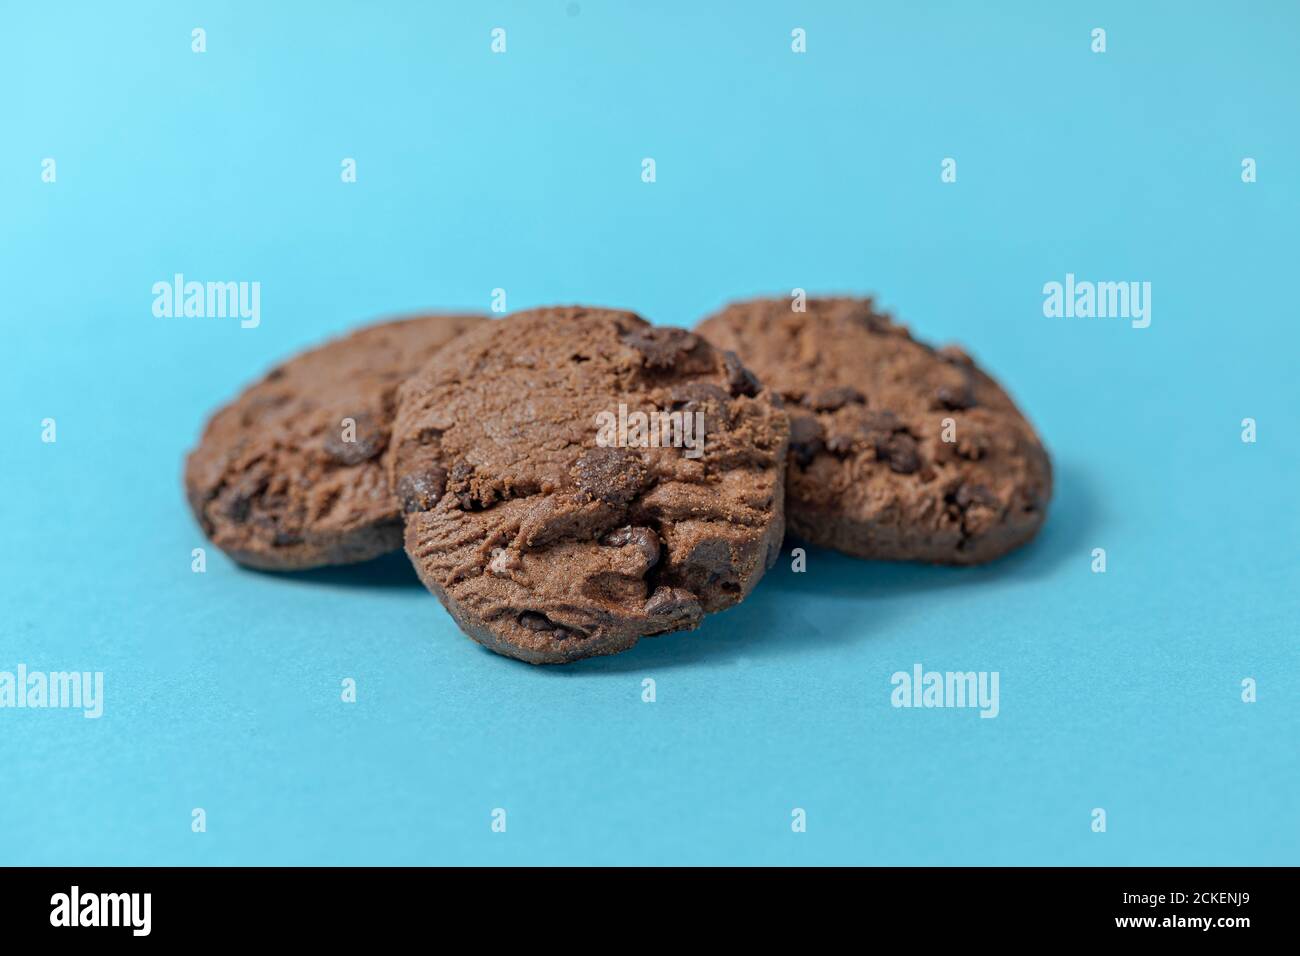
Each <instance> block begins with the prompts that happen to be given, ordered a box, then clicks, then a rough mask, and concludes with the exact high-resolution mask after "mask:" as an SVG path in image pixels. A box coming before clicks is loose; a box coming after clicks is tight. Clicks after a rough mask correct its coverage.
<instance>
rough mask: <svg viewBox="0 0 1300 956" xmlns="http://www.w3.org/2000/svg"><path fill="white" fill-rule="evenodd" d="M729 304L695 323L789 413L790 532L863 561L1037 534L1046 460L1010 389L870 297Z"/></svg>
mask: <svg viewBox="0 0 1300 956" xmlns="http://www.w3.org/2000/svg"><path fill="white" fill-rule="evenodd" d="M806 306H807V310H806V311H803V312H796V311H794V310H793V309H792V307H791V301H790V300H788V299H761V300H754V301H750V302H741V303H736V304H733V305H731V306H728V307H727V308H726V309H724V310H723V311H721V312H720V313H718V314H716V315H714V316H711V317H709V318H708V319H705V320H704V321H703V322H701V323H700V324H699V326H698V329H697V330H698V331H699V332H700V333H701V334H702V335H704V336H706V337H707V338H708V339H709V340H710V341H711V342H713V344H714V345H717V346H718V347H719V348H724V349H732V350H734V351H735V352H736V353H737V354H738V355H739V356H740V357H741V360H742V361H744V362H745V364H746V365H747V366H748V367H749V368H751V369H753V371H754V372H755V374H757V375H758V376H759V378H760V379H761V380H762V382H763V383H764V385H766V386H767V387H769V388H772V389H774V390H775V391H776V392H778V393H779V394H780V395H782V396H783V398H784V399H785V402H786V410H787V412H788V413H789V415H790V469H789V473H788V476H787V484H788V487H787V496H786V513H787V520H788V522H789V527H790V531H791V532H792V533H793V534H795V535H797V536H799V537H801V538H803V539H805V540H807V541H809V542H811V543H813V544H819V545H824V546H826V547H831V548H835V549H837V550H839V551H844V552H846V553H848V554H852V555H855V556H857V557H862V558H879V559H887V560H916V561H929V562H936V563H943V564H977V563H980V562H983V561H989V560H992V559H993V558H996V557H998V556H1000V555H1002V554H1005V553H1006V552H1008V551H1010V550H1011V549H1013V548H1015V547H1017V546H1019V545H1021V544H1023V543H1025V542H1026V541H1028V540H1029V539H1030V538H1032V537H1033V536H1034V534H1035V533H1036V532H1037V531H1038V528H1039V527H1040V526H1041V525H1042V523H1043V519H1044V517H1045V515H1046V509H1047V503H1048V499H1049V498H1050V497H1051V491H1052V473H1051V464H1050V462H1049V460H1048V457H1047V452H1046V451H1045V450H1044V448H1043V445H1042V443H1041V442H1040V441H1039V439H1038V436H1037V435H1036V434H1035V433H1034V430H1033V428H1032V426H1030V424H1029V423H1028V422H1027V421H1026V420H1025V418H1024V416H1023V415H1022V414H1021V413H1020V411H1019V410H1018V409H1017V408H1016V406H1015V404H1014V403H1013V402H1012V401H1011V399H1010V398H1009V397H1008V396H1007V394H1006V393H1005V392H1004V391H1003V390H1002V389H1001V387H999V386H998V384H997V383H996V382H994V381H993V380H992V379H991V378H989V377H988V376H987V375H985V374H984V373H983V372H982V371H980V370H979V369H978V368H977V367H976V366H975V363H974V362H973V361H972V360H971V358H970V356H968V355H967V354H966V353H965V352H963V351H962V350H961V349H958V348H956V347H952V346H950V347H947V348H943V349H939V350H935V349H932V348H930V347H929V346H927V345H925V344H923V343H921V342H917V341H915V340H914V339H913V338H912V337H911V335H910V334H909V333H908V330H907V329H906V328H905V327H903V326H900V325H895V324H894V323H893V322H891V321H890V320H889V318H887V317H885V316H883V315H881V314H879V313H877V312H876V311H875V310H874V309H873V304H872V302H871V300H870V299H847V298H832V299H810V300H808V301H807V303H806Z"/></svg>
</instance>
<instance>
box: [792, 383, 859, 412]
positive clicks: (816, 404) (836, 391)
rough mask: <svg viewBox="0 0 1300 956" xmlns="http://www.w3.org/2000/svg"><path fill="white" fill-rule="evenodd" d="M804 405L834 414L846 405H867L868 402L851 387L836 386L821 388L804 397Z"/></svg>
mask: <svg viewBox="0 0 1300 956" xmlns="http://www.w3.org/2000/svg"><path fill="white" fill-rule="evenodd" d="M803 403H804V404H805V405H807V406H808V407H809V408H811V409H813V410H814V411H818V412H833V411H835V410H836V409H840V408H843V407H844V406H845V405H850V404H858V405H865V404H866V403H867V400H866V398H865V397H863V395H862V393H861V392H859V391H858V390H857V389H856V388H854V387H852V386H851V385H834V386H831V387H830V388H821V389H818V390H817V391H815V392H812V393H810V394H808V395H806V396H804V400H803Z"/></svg>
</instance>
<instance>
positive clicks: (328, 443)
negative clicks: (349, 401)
mask: <svg viewBox="0 0 1300 956" xmlns="http://www.w3.org/2000/svg"><path fill="white" fill-rule="evenodd" d="M353 422H354V423H355V424H354V425H353V426H352V427H351V428H349V429H347V431H348V432H350V433H352V434H351V438H352V440H351V441H346V440H344V427H343V425H342V424H340V425H339V427H338V429H337V430H333V431H330V432H329V433H328V434H327V435H326V436H325V441H324V445H323V447H324V450H325V454H326V455H328V456H329V457H330V458H331V459H332V460H333V461H334V462H336V463H337V464H340V465H359V464H361V463H362V462H363V461H369V460H370V459H371V458H374V457H375V456H376V455H378V454H379V453H380V452H381V451H383V450H384V446H385V445H387V444H388V434H387V432H386V431H385V430H384V429H383V428H382V427H380V425H379V423H378V422H377V421H375V419H374V416H372V415H368V414H360V415H357V416H356V417H355V418H353Z"/></svg>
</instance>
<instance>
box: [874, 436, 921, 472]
mask: <svg viewBox="0 0 1300 956" xmlns="http://www.w3.org/2000/svg"><path fill="white" fill-rule="evenodd" d="M882 452H883V455H882ZM876 457H878V458H882V457H883V460H884V461H886V462H887V463H888V464H889V470H890V471H893V472H897V473H898V474H900V475H910V474H912V473H913V472H914V471H917V470H919V469H920V467H921V455H920V452H919V451H918V450H917V446H916V439H915V438H913V437H912V436H911V435H908V434H907V433H905V432H899V433H898V434H895V435H891V436H890V437H889V440H888V441H886V442H885V443H884V445H883V446H879V445H878V446H877V447H876Z"/></svg>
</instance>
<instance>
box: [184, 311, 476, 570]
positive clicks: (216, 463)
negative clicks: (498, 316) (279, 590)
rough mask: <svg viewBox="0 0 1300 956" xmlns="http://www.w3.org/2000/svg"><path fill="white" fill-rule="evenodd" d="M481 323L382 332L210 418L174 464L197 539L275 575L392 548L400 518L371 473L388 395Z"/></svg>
mask: <svg viewBox="0 0 1300 956" xmlns="http://www.w3.org/2000/svg"><path fill="white" fill-rule="evenodd" d="M482 321H484V320H482V319H480V318H477V317H474V316H460V315H431V316H422V317H417V318H410V319H402V320H398V321H394V322H385V323H382V324H380V325H373V326H369V327H367V328H364V329H361V330H360V331H358V332H354V333H352V334H351V335H348V336H346V337H344V338H340V339H335V340H334V341H332V342H328V343H326V344H325V345H322V346H320V347H319V348H315V349H312V350H311V351H309V352H304V353H303V354H301V355H299V356H296V357H295V358H292V359H290V360H289V361H287V362H285V363H284V364H282V365H280V366H277V367H276V368H274V369H272V370H271V371H270V372H269V373H268V374H267V375H266V377H265V378H263V379H262V380H261V381H260V382H258V383H257V384H256V385H253V386H252V387H250V388H248V389H247V390H246V391H244V393H243V394H241V395H240V396H239V397H238V398H236V399H235V400H234V401H233V402H231V403H230V404H229V405H227V406H225V407H224V408H222V409H221V410H219V411H218V412H217V413H216V414H215V415H213V416H212V419H211V420H210V421H209V422H208V424H207V427H206V428H205V429H204V432H203V437H202V438H201V439H200V441H199V444H198V447H196V448H195V449H194V451H192V452H191V453H190V455H189V458H188V459H187V460H186V462H185V493H186V497H187V498H188V499H189V503H190V508H191V509H192V510H193V512H194V515H195V517H196V518H197V519H198V521H199V524H200V525H201V526H202V527H203V531H204V533H205V534H206V535H207V536H208V537H209V538H210V539H211V540H212V542H213V543H214V544H215V545H217V547H219V548H221V549H222V550H223V551H225V552H226V553H227V554H229V555H230V556H231V557H232V558H233V559H234V560H236V561H238V562H240V563H241V564H246V565H248V566H250V567H255V568H263V569H267V570H280V571H288V570H299V569H303V568H313V567H319V566H322V565H329V564H347V563H350V562H354V561H365V560H367V559H369V558H373V557H377V556H379V555H381V554H385V553H387V552H389V551H394V550H396V549H398V548H400V547H401V546H402V521H401V514H400V511H399V509H398V506H397V502H396V499H395V498H394V496H393V494H392V491H391V489H390V487H389V484H388V478H387V475H386V473H385V471H384V468H383V466H382V455H383V452H384V450H385V448H386V447H387V445H388V436H389V431H390V427H391V425H392V417H393V412H394V410H395V406H396V393H397V388H398V386H399V385H401V383H402V382H403V381H404V380H405V379H406V377H407V376H408V375H410V374H411V372H413V371H414V370H415V369H417V368H419V367H420V366H421V365H423V364H424V363H425V362H427V361H428V360H429V358H430V357H432V356H433V355H434V354H435V353H436V352H437V351H438V350H439V349H440V348H442V347H443V346H444V345H446V344H447V343H448V342H451V341H453V340H454V339H456V338H458V337H459V336H460V335H462V334H463V333H464V332H466V331H467V330H469V329H470V328H472V327H474V326H475V325H478V324H479V323H480V322H482Z"/></svg>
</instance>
